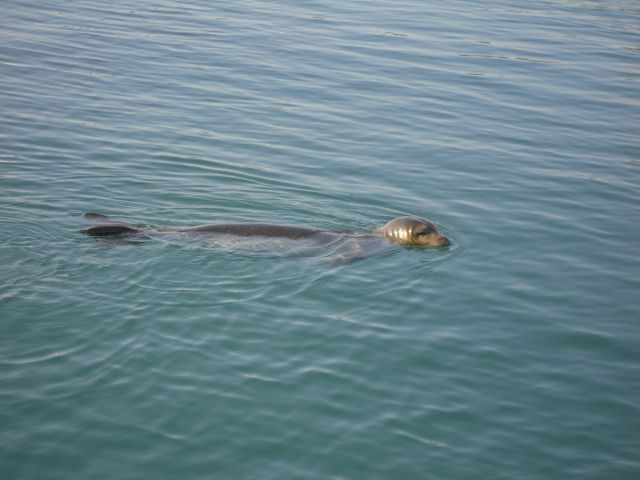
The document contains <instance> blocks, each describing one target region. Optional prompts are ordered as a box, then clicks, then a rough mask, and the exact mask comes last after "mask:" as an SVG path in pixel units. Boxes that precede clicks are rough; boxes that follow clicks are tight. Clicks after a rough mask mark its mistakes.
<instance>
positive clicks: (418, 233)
mask: <svg viewBox="0 0 640 480" xmlns="http://www.w3.org/2000/svg"><path fill="white" fill-rule="evenodd" d="M426 234H427V232H424V231H422V232H417V233H416V237H421V236H422V235H426Z"/></svg>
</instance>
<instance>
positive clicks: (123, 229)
mask: <svg viewBox="0 0 640 480" xmlns="http://www.w3.org/2000/svg"><path fill="white" fill-rule="evenodd" d="M80 231H81V232H82V233H84V234H86V235H91V236H92V237H107V236H110V235H125V234H128V235H131V234H139V233H142V230H140V229H138V228H134V227H130V226H128V225H120V224H106V225H96V226H95V227H87V228H83V229H82V230H80Z"/></svg>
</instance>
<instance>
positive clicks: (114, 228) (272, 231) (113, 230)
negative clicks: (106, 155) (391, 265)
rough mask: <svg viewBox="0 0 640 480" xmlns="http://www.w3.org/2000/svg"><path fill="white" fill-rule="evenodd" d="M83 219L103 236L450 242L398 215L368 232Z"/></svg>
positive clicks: (89, 229)
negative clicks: (369, 238)
mask: <svg viewBox="0 0 640 480" xmlns="http://www.w3.org/2000/svg"><path fill="white" fill-rule="evenodd" d="M84 217H85V218H86V219H87V220H91V221H95V222H98V223H99V225H95V226H92V227H87V228H84V229H82V230H81V232H82V233H85V234H87V235H91V236H93V237H107V236H114V235H137V236H142V237H144V236H147V234H150V233H185V234H191V235H215V234H223V235H235V236H241V237H253V236H262V237H281V238H289V239H294V240H296V239H304V238H314V239H327V240H331V239H333V238H335V237H336V236H337V235H343V236H354V237H357V238H362V237H363V236H364V237H366V236H378V237H382V238H384V239H386V240H388V241H390V242H393V243H396V244H398V245H401V246H403V247H436V248H439V247H445V246H447V245H449V244H450V242H449V239H448V238H447V237H445V236H444V235H442V234H441V233H440V232H438V230H437V228H436V226H435V225H434V224H433V223H431V222H429V221H428V220H425V219H423V218H419V217H400V218H396V219H394V220H391V221H390V222H388V223H386V224H385V225H383V226H382V227H379V228H375V229H373V230H371V231H369V232H365V233H358V232H334V231H328V230H319V229H314V228H307V227H298V226H289V225H274V224H269V223H219V224H210V225H198V226H195V227H175V228H172V227H140V226H137V225H134V224H132V223H128V222H123V221H120V220H115V219H112V218H110V217H107V216H105V215H100V214H98V213H85V215H84Z"/></svg>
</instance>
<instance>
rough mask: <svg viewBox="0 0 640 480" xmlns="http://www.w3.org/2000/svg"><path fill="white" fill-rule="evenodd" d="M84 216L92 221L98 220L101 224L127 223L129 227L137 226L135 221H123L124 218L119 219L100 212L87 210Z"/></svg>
mask: <svg viewBox="0 0 640 480" xmlns="http://www.w3.org/2000/svg"><path fill="white" fill-rule="evenodd" d="M83 216H84V218H86V219H87V220H90V221H92V222H96V223H99V224H108V225H126V226H128V227H131V228H135V225H134V224H133V223H129V222H123V221H122V220H117V219H115V218H111V217H107V216H106V215H101V214H99V213H93V212H87V213H85V214H84V215H83Z"/></svg>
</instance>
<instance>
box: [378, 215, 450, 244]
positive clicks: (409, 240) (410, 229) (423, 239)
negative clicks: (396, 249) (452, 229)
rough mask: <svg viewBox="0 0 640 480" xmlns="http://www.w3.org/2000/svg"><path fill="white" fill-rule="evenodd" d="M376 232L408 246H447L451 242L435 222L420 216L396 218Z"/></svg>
mask: <svg viewBox="0 0 640 480" xmlns="http://www.w3.org/2000/svg"><path fill="white" fill-rule="evenodd" d="M374 232H376V233H379V234H381V235H384V237H385V238H386V239H387V240H390V241H392V242H394V243H397V244H400V245H403V246H406V247H412V246H415V247H446V246H447V245H449V244H450V243H451V242H450V241H449V239H448V238H447V237H445V236H444V235H442V234H441V233H440V232H438V229H437V228H436V226H435V225H434V224H433V223H431V222H429V221H428V220H425V219H424V218H419V217H400V218H396V219H395V220H391V221H390V222H389V223H387V224H386V225H384V226H383V227H380V228H377V229H375V230H374Z"/></svg>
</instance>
